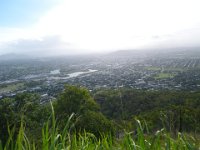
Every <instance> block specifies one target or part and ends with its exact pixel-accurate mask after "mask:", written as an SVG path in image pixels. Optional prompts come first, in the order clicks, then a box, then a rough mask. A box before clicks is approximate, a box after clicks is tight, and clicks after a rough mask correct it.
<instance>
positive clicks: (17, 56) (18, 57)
mask: <svg viewBox="0 0 200 150" xmlns="http://www.w3.org/2000/svg"><path fill="white" fill-rule="evenodd" d="M30 58H31V56H28V55H24V54H15V53H9V54H3V55H0V61H6V60H21V59H30Z"/></svg>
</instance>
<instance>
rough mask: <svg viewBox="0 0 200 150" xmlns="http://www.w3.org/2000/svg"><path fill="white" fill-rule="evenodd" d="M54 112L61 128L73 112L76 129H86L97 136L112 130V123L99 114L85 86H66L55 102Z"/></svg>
mask: <svg viewBox="0 0 200 150" xmlns="http://www.w3.org/2000/svg"><path fill="white" fill-rule="evenodd" d="M55 112H56V117H57V119H58V121H59V122H60V127H61V128H63V127H64V126H65V122H66V120H67V119H68V117H69V116H70V115H71V114H72V113H74V114H75V117H74V121H75V120H76V125H75V128H76V131H81V132H83V131H87V132H90V133H93V134H95V135H96V136H97V137H100V135H101V134H103V133H108V132H111V133H112V134H113V132H114V131H113V126H112V124H111V123H110V121H109V120H108V119H106V118H105V116H103V115H102V114H101V112H100V111H99V106H98V105H97V103H96V102H95V101H94V100H93V98H92V97H91V96H90V94H89V92H88V90H86V89H85V88H79V87H76V86H66V87H65V90H64V91H63V93H62V94H61V95H60V97H59V98H58V100H57V101H56V102H55Z"/></svg>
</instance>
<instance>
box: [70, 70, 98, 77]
mask: <svg viewBox="0 0 200 150" xmlns="http://www.w3.org/2000/svg"><path fill="white" fill-rule="evenodd" d="M96 71H97V70H92V69H89V70H88V71H84V72H74V73H70V74H68V76H69V77H68V78H74V77H78V76H80V75H82V74H88V73H92V72H96Z"/></svg>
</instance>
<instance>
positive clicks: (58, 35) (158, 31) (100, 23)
mask: <svg viewBox="0 0 200 150" xmlns="http://www.w3.org/2000/svg"><path fill="white" fill-rule="evenodd" d="M199 3H200V2H199V1H198V0H168V1H161V0H151V1H149V0H140V1H138V0H109V1H108V0H101V1H96V0H84V1H83V0H71V1H70V0H63V1H62V4H60V5H57V6H55V7H54V8H53V9H51V10H49V11H48V12H47V13H46V14H45V15H43V16H41V17H40V19H39V20H38V21H37V22H35V23H34V24H33V25H32V26H29V27H27V28H25V29H18V28H14V29H1V28H0V33H3V34H1V35H0V47H1V51H2V52H5V51H15V52H27V53H28V52H31V51H33V52H35V53H38V52H40V51H41V53H57V52H59V53H60V54H61V53H69V54H71V53H79V52H80V53H84V52H85V53H89V52H99V51H102V50H103V51H108V50H116V49H131V48H132V49H135V48H142V47H148V46H157V45H163V46H169V45H170V46H180V45H181V46H187V45H192V44H194V45H198V44H199V42H198V39H199V37H200V32H199V26H200V16H199V14H200V9H199ZM2 31H3V32H2ZM2 42H3V44H2ZM69 43H70V44H69ZM199 45H200V44H199Z"/></svg>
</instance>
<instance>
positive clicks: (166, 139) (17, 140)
mask: <svg viewBox="0 0 200 150" xmlns="http://www.w3.org/2000/svg"><path fill="white" fill-rule="evenodd" d="M73 116H74V114H72V115H71V116H70V117H69V119H68V121H67V123H66V126H65V128H64V129H63V130H62V131H60V130H59V129H58V124H57V121H56V119H55V114H54V110H53V107H52V116H51V117H50V119H49V121H48V122H46V123H45V125H44V127H43V128H42V141H41V142H42V144H41V146H38V145H37V144H35V143H34V142H30V141H29V139H28V137H27V136H26V134H25V127H24V126H23V123H21V127H20V129H19V131H18V135H17V137H14V133H15V127H14V128H12V129H10V128H9V127H8V133H9V137H8V139H7V142H6V144H5V145H2V143H1V142H0V150H36V149H42V150H79V149H80V150H116V149H119V150H162V149H164V150H198V149H199V148H200V144H199V139H195V138H193V137H192V136H189V135H184V134H182V133H178V134H177V136H176V137H173V138H172V136H171V135H170V133H168V132H166V130H165V129H161V130H159V131H157V132H156V133H155V134H153V135H152V134H148V132H147V133H146V132H144V130H147V131H148V129H146V128H147V126H145V127H143V126H142V125H141V122H140V121H139V120H136V122H137V130H136V131H135V132H125V133H124V136H123V137H122V138H121V139H116V138H113V137H112V136H109V135H102V138H101V139H98V138H96V137H95V136H94V135H93V134H91V133H88V132H84V133H71V128H72V127H73V123H72V121H71V120H72V118H73Z"/></svg>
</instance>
